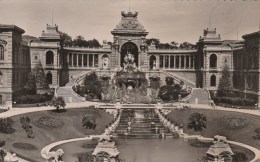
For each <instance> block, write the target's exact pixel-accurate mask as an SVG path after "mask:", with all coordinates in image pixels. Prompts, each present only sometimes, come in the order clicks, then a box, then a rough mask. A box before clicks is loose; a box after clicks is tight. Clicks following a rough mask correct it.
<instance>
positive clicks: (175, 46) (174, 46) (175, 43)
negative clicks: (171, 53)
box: [171, 41, 179, 49]
mask: <svg viewBox="0 0 260 162" xmlns="http://www.w3.org/2000/svg"><path fill="white" fill-rule="evenodd" d="M178 44H179V43H177V42H175V41H172V42H171V45H172V48H173V49H178Z"/></svg>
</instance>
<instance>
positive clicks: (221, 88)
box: [217, 65, 234, 97]
mask: <svg viewBox="0 0 260 162" xmlns="http://www.w3.org/2000/svg"><path fill="white" fill-rule="evenodd" d="M217 95H218V96H219V97H232V96H234V92H233V87H232V82H231V75H230V72H229V67H228V65H224V67H223V69H222V76H221V78H220V79H219V85H218V90H217Z"/></svg>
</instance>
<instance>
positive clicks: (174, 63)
mask: <svg viewBox="0 0 260 162" xmlns="http://www.w3.org/2000/svg"><path fill="white" fill-rule="evenodd" d="M173 57H174V62H173V67H174V69H176V56H173Z"/></svg>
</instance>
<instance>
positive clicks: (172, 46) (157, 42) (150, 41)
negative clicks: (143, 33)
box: [146, 38, 196, 49]
mask: <svg viewBox="0 0 260 162" xmlns="http://www.w3.org/2000/svg"><path fill="white" fill-rule="evenodd" d="M146 44H147V45H148V46H150V45H152V44H154V45H155V47H156V48H157V49H195V48H196V45H194V44H192V43H189V42H183V43H181V44H180V45H179V43H178V42H176V41H172V42H170V43H162V42H160V39H158V38H150V39H146Z"/></svg>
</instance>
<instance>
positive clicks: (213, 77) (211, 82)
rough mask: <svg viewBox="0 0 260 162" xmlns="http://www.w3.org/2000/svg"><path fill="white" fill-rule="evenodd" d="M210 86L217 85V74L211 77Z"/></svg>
mask: <svg viewBox="0 0 260 162" xmlns="http://www.w3.org/2000/svg"><path fill="white" fill-rule="evenodd" d="M210 86H214V87H215V86H216V76H215V75H212V76H211V77H210Z"/></svg>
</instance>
